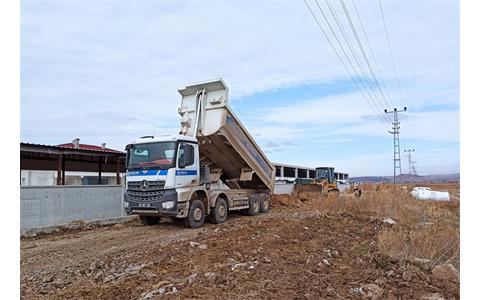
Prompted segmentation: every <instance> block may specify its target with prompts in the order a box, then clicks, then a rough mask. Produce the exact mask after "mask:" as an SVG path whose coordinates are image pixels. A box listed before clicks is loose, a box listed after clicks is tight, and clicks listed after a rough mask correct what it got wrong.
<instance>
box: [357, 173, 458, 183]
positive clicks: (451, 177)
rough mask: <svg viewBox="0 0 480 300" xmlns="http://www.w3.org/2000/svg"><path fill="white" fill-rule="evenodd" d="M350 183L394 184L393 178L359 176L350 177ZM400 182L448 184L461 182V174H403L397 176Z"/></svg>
mask: <svg viewBox="0 0 480 300" xmlns="http://www.w3.org/2000/svg"><path fill="white" fill-rule="evenodd" d="M350 181H355V182H370V183H382V182H392V181H393V176H359V177H350ZM397 181H398V182H448V181H450V182H451V181H454V182H457V181H460V174H458V173H454V174H433V175H424V176H420V175H411V174H401V175H399V176H397Z"/></svg>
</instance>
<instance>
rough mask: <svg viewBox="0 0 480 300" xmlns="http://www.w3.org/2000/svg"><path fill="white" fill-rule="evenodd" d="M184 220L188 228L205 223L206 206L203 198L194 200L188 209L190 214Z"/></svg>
mask: <svg viewBox="0 0 480 300" xmlns="http://www.w3.org/2000/svg"><path fill="white" fill-rule="evenodd" d="M184 222H185V223H184V225H185V227H187V228H198V227H201V226H202V225H203V223H204V222H205V206H204V205H203V202H202V201H201V200H198V199H195V200H192V202H191V203H190V209H189V210H188V216H187V217H186V218H185V221H184Z"/></svg>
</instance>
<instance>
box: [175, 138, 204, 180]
mask: <svg viewBox="0 0 480 300" xmlns="http://www.w3.org/2000/svg"><path fill="white" fill-rule="evenodd" d="M177 153H178V155H177V168H176V170H175V187H185V186H193V185H198V182H199V181H198V176H199V174H198V166H199V162H198V161H199V157H198V145H196V144H193V143H187V142H181V143H179V145H178V152H177Z"/></svg>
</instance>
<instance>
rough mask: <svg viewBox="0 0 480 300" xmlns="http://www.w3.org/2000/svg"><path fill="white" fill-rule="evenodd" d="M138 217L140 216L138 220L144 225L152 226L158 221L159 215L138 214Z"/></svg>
mask: <svg viewBox="0 0 480 300" xmlns="http://www.w3.org/2000/svg"><path fill="white" fill-rule="evenodd" d="M139 217H140V222H142V224H143V225H145V226H152V225H155V224H158V222H160V217H154V216H139Z"/></svg>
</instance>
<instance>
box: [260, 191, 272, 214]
mask: <svg viewBox="0 0 480 300" xmlns="http://www.w3.org/2000/svg"><path fill="white" fill-rule="evenodd" d="M259 198H260V212H261V213H267V212H268V211H269V210H270V195H269V194H267V193H263V194H260V196H259Z"/></svg>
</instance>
